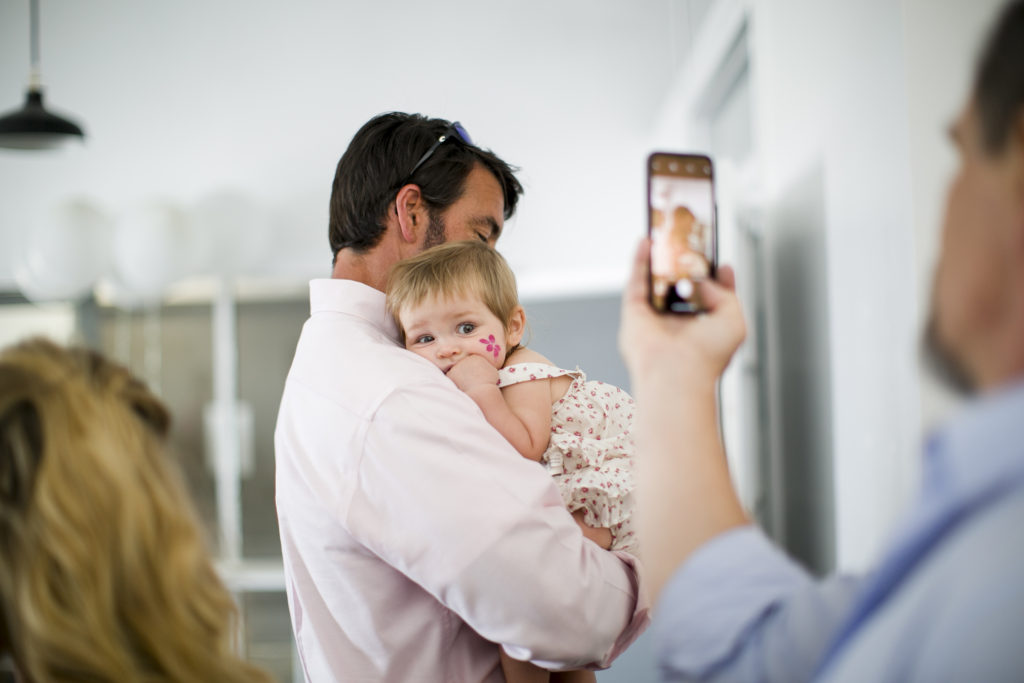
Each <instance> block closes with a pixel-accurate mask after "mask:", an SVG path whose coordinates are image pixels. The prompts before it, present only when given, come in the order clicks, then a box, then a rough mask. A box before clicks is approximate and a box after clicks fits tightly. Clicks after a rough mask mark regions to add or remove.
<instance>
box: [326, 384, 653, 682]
mask: <svg viewBox="0 0 1024 683" xmlns="http://www.w3.org/2000/svg"><path fill="white" fill-rule="evenodd" d="M363 453H364V455H363V460H362V463H361V464H360V470H359V472H360V484H359V486H358V487H357V490H356V492H355V494H354V496H353V498H352V500H351V504H350V506H349V508H348V510H347V511H345V515H346V517H345V520H344V521H345V523H346V526H347V527H348V529H349V531H350V533H352V534H353V535H354V536H355V537H356V538H357V539H358V540H359V541H360V542H362V543H364V544H365V545H366V547H367V548H369V549H370V550H371V551H373V552H374V553H376V554H377V555H379V556H380V557H381V558H383V559H384V560H385V561H386V562H388V563H389V564H391V565H392V566H394V567H396V568H397V569H399V570H400V571H402V572H403V573H404V574H406V575H407V576H409V578H410V579H412V580H413V581H415V582H416V583H418V584H419V585H421V586H422V587H423V588H424V589H425V590H427V591H428V592H430V593H431V594H432V595H434V596H435V597H437V599H438V600H439V601H441V602H442V603H443V604H445V605H446V606H447V607H448V608H450V609H451V610H452V611H453V612H455V613H456V614H458V615H459V616H460V617H461V618H462V619H463V620H464V621H465V622H466V623H467V624H469V625H470V626H471V627H472V628H473V629H474V630H476V631H477V632H478V633H480V634H481V635H482V636H483V637H484V638H487V639H488V640H492V641H494V642H497V643H501V644H503V645H504V646H505V647H506V650H508V651H509V652H510V653H511V654H513V655H514V656H516V657H517V658H528V659H531V660H534V661H537V662H542V663H549V664H555V665H558V666H584V665H596V666H607V665H608V664H609V663H610V662H611V660H612V659H613V658H614V657H615V656H617V655H618V654H619V653H620V652H621V651H622V650H624V649H625V647H626V646H627V645H628V644H629V643H630V642H632V641H633V640H634V639H635V638H636V636H637V635H639V633H640V632H641V631H642V630H643V628H644V627H645V626H646V624H647V621H648V618H647V602H646V599H645V598H643V597H642V593H641V592H640V591H639V590H638V576H637V570H636V566H635V561H634V560H633V558H631V557H630V556H628V555H626V554H617V553H609V552H606V551H604V550H601V549H600V548H598V547H597V546H596V545H595V544H593V543H590V542H589V541H586V540H585V539H584V538H583V535H582V534H581V532H580V529H579V528H578V527H577V525H576V524H575V523H574V522H573V520H572V518H571V517H570V515H569V514H568V512H567V511H566V510H565V508H564V506H563V503H562V500H561V496H560V495H559V493H558V490H557V488H556V487H555V485H554V483H553V481H552V480H551V478H550V477H549V476H547V474H546V473H545V472H544V471H543V470H542V469H541V468H539V467H537V465H536V463H534V462H531V461H529V460H526V459H525V458H523V457H521V456H520V455H519V454H518V453H516V452H515V450H514V449H513V448H512V447H511V446H510V445H509V444H508V442H507V441H505V439H504V438H502V437H501V436H500V435H499V434H498V433H497V432H496V431H495V430H494V429H493V428H491V427H490V425H488V424H487V422H486V421H485V420H484V419H483V417H482V416H481V415H480V412H479V410H478V409H477V407H476V405H475V404H474V403H473V402H472V400H471V399H469V398H468V397H467V396H466V395H465V394H463V393H462V392H460V391H459V390H458V389H457V388H455V387H454V386H452V385H450V384H447V383H446V382H445V381H443V380H442V381H436V382H429V383H426V382H424V383H420V384H411V385H409V386H406V387H404V388H403V389H401V390H399V391H398V392H395V393H394V394H392V395H391V396H389V397H388V398H387V399H385V401H384V402H383V403H382V404H381V406H380V407H379V408H378V410H377V412H376V414H375V416H374V419H373V421H372V424H370V425H368V428H367V432H366V436H365V444H364V448H363Z"/></svg>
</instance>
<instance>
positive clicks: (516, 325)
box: [505, 306, 526, 348]
mask: <svg viewBox="0 0 1024 683" xmlns="http://www.w3.org/2000/svg"><path fill="white" fill-rule="evenodd" d="M525 332H526V310H525V309H524V308H523V307H522V306H516V307H515V308H514V309H513V310H512V315H511V316H510V318H509V321H508V333H507V334H506V335H505V337H506V339H505V344H506V345H507V346H508V347H509V348H512V347H513V346H515V345H516V344H518V343H519V342H520V341H522V339H523V334H524V333H525Z"/></svg>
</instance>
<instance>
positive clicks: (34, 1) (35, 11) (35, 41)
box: [29, 0, 42, 88]
mask: <svg viewBox="0 0 1024 683" xmlns="http://www.w3.org/2000/svg"><path fill="white" fill-rule="evenodd" d="M29 25H30V26H31V33H30V35H29V51H30V57H31V59H30V62H31V63H30V70H29V87H30V88H39V87H40V86H41V85H42V79H41V78H40V73H39V0H29Z"/></svg>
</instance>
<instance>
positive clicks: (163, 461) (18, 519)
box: [0, 339, 270, 683]
mask: <svg viewBox="0 0 1024 683" xmlns="http://www.w3.org/2000/svg"><path fill="white" fill-rule="evenodd" d="M169 423H170V418H169V415H168V412H167V410H166V409H165V408H164V406H163V404H162V403H161V402H160V401H159V400H158V399H157V398H156V397H154V396H153V394H151V393H150V392H149V390H148V389H147V388H146V387H145V386H144V385H143V384H142V383H141V382H140V381H138V380H137V379H135V378H134V377H133V376H132V375H131V374H130V373H129V372H128V371H127V370H126V369H124V368H122V367H120V366H118V365H115V364H113V363H111V362H109V361H107V360H105V359H104V358H103V357H102V356H100V355H99V354H97V353H95V352H92V351H88V350H85V349H65V348H63V347H60V346H57V345H56V344H53V343H51V342H48V341H45V340H41V339H36V340H31V341H28V342H24V343H22V344H19V345H17V346H13V347H10V348H8V349H6V350H5V351H3V352H0V557H2V561H0V610H2V619H0V651H2V650H4V649H7V650H9V651H10V653H11V654H12V656H13V658H14V661H15V663H16V665H17V667H18V669H19V670H20V671H21V673H22V674H23V675H24V677H25V678H26V679H27V680H28V681H31V682H32V683H49V682H50V681H72V680H74V681H82V680H88V681H227V682H233V681H268V680H270V677H269V676H268V675H267V674H266V673H265V672H263V671H261V670H259V669H257V668H256V667H254V666H252V665H250V664H248V663H246V662H245V661H243V660H242V659H240V658H239V657H238V655H236V654H235V653H234V649H233V645H234V639H235V638H236V633H237V624H238V614H237V609H236V607H235V604H234V601H233V600H232V598H231V595H230V593H229V592H228V590H227V589H226V588H225V587H224V584H223V583H222V582H221V580H220V578H219V577H218V575H217V574H216V572H215V570H214V568H213V565H212V562H211V559H210V555H209V552H208V550H207V547H206V544H205V541H204V538H203V535H202V533H201V531H200V526H199V524H198V521H197V518H196V516H195V514H194V512H193V507H192V504H191V501H190V499H189V497H188V495H187V493H186V491H185V488H184V485H183V483H182V479H181V476H180V473H179V472H178V470H177V468H176V466H175V465H174V463H173V462H171V461H170V460H169V459H168V457H167V454H166V452H165V449H164V443H165V438H166V435H167V430H168V427H169Z"/></svg>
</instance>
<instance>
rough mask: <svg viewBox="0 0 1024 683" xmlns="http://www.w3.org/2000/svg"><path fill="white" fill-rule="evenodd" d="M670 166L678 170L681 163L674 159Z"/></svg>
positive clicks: (671, 168)
mask: <svg viewBox="0 0 1024 683" xmlns="http://www.w3.org/2000/svg"><path fill="white" fill-rule="evenodd" d="M668 167H669V169H670V170H673V171H676V170H678V169H679V164H677V163H676V162H674V161H673V162H672V163H670V164H669V165H668Z"/></svg>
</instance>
